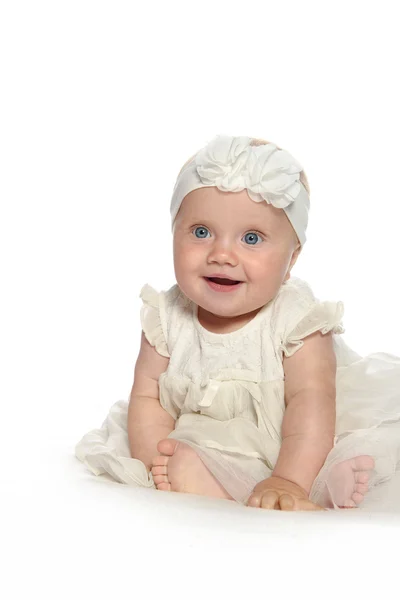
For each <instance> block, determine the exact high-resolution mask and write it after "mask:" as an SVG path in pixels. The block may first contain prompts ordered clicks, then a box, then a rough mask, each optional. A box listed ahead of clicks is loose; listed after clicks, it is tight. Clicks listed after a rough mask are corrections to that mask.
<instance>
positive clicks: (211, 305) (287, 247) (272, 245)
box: [173, 187, 301, 318]
mask: <svg viewBox="0 0 400 600" xmlns="http://www.w3.org/2000/svg"><path fill="white" fill-rule="evenodd" d="M300 249H301V247H300V244H299V242H298V240H297V237H296V234H295V232H294V229H293V228H292V226H291V224H290V221H289V219H288V218H287V217H286V215H285V212H284V211H283V210H282V209H280V208H276V207H274V206H272V205H271V204H267V203H266V202H254V201H253V200H251V199H250V198H249V196H248V194H247V191H246V190H245V189H244V190H242V191H241V192H222V191H220V190H219V189H218V188H216V187H203V188H200V189H197V190H193V191H191V192H190V193H189V194H187V196H185V198H184V200H183V202H182V204H181V206H180V209H179V212H178V215H177V217H176V220H175V227H174V238H173V253H174V268H175V276H176V281H177V283H178V285H179V287H180V288H181V290H182V291H183V293H184V294H185V295H186V296H187V297H188V298H190V299H191V300H192V301H193V302H195V304H198V305H199V306H201V307H202V308H203V309H205V310H206V311H209V312H210V313H212V314H214V315H217V316H220V317H226V318H229V317H235V316H239V315H244V314H246V313H250V312H252V311H255V310H257V309H259V308H261V307H262V306H264V305H265V304H267V303H268V302H269V301H270V300H272V299H273V298H274V297H275V296H276V294H277V293H278V291H279V288H280V286H281V285H282V283H283V282H284V281H286V280H287V279H289V277H290V269H291V268H292V266H293V265H294V263H295V262H296V259H297V256H298V254H299V252H300ZM214 273H221V274H224V275H228V276H229V277H231V278H233V279H234V280H236V281H241V282H242V283H241V284H240V285H238V286H237V287H236V288H234V289H233V290H232V291H230V292H218V291H215V290H214V289H212V288H211V287H210V285H209V284H208V283H207V280H206V278H207V277H209V276H211V275H213V274H214Z"/></svg>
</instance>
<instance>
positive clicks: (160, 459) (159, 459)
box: [152, 456, 169, 467]
mask: <svg viewBox="0 0 400 600" xmlns="http://www.w3.org/2000/svg"><path fill="white" fill-rule="evenodd" d="M168 459H169V456H155V457H154V458H153V460H152V464H153V466H154V467H158V466H160V467H161V466H166V465H167V464H168Z"/></svg>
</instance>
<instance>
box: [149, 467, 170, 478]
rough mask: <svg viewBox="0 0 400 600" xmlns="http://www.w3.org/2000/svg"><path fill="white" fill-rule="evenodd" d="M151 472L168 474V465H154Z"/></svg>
mask: <svg viewBox="0 0 400 600" xmlns="http://www.w3.org/2000/svg"><path fill="white" fill-rule="evenodd" d="M151 472H152V473H153V476H154V475H167V473H168V471H167V466H165V467H152V469H151Z"/></svg>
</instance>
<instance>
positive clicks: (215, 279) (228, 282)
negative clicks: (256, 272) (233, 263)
mask: <svg viewBox="0 0 400 600" xmlns="http://www.w3.org/2000/svg"><path fill="white" fill-rule="evenodd" d="M205 279H208V281H213V282H214V283H219V285H237V284H238V283H242V282H241V281H234V280H233V279H220V278H219V277H205Z"/></svg>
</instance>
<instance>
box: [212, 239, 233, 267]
mask: <svg viewBox="0 0 400 600" xmlns="http://www.w3.org/2000/svg"><path fill="white" fill-rule="evenodd" d="M238 262H239V261H238V256H237V253H236V250H235V248H234V243H233V242H230V241H229V240H227V239H225V240H222V239H216V241H215V242H214V244H213V245H212V248H211V249H210V251H209V253H208V263H209V264H212V263H217V264H218V265H224V264H230V265H237V264H238Z"/></svg>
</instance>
